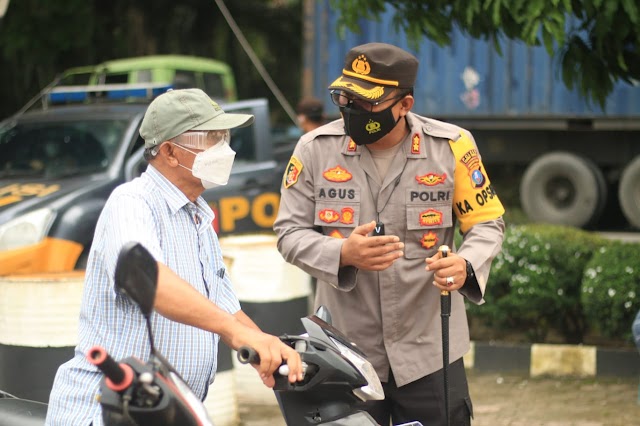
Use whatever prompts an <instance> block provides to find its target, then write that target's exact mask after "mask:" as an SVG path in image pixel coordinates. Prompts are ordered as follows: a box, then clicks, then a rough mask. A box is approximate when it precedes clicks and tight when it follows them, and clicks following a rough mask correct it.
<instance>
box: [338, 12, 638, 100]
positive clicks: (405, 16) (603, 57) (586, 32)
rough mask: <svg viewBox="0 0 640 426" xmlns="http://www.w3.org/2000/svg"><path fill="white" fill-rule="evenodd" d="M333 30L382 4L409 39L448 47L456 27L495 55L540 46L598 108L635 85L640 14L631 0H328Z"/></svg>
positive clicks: (369, 16)
mask: <svg viewBox="0 0 640 426" xmlns="http://www.w3.org/2000/svg"><path fill="white" fill-rule="evenodd" d="M331 5H332V7H334V8H335V9H336V10H338V11H339V12H340V14H341V17H340V20H339V21H338V26H339V27H340V28H342V29H345V28H349V29H350V30H351V31H354V32H357V31H358V25H357V24H358V20H359V19H362V18H365V19H378V18H379V17H380V15H381V14H382V13H383V12H384V11H385V10H386V8H387V7H388V6H392V7H394V8H395V13H394V18H393V22H394V25H395V26H396V29H399V30H400V29H401V30H404V31H405V32H406V34H407V36H408V38H409V41H410V42H413V43H414V44H415V46H416V48H418V42H419V40H420V39H421V38H422V37H423V36H426V37H427V38H429V39H430V40H433V41H434V42H436V43H438V44H439V45H440V46H445V45H449V44H450V43H451V34H452V30H453V28H454V26H455V27H459V28H460V29H461V30H462V31H463V32H465V33H466V34H468V35H470V36H471V37H474V38H478V39H485V40H492V41H493V42H494V46H495V49H496V50H497V51H498V52H499V53H501V48H500V41H501V40H504V38H508V39H513V40H522V41H524V42H525V43H527V44H528V45H540V44H544V46H545V48H546V50H547V52H548V53H549V55H550V56H553V57H556V58H557V59H559V63H560V65H561V68H562V77H563V81H564V83H565V85H566V86H567V87H568V88H569V89H572V88H574V87H577V88H578V90H579V91H580V93H581V94H582V95H583V96H584V97H585V98H586V99H587V100H592V101H596V102H598V103H599V104H600V106H601V107H604V104H605V100H606V98H607V95H608V94H609V93H611V91H612V90H613V86H614V84H615V83H616V82H617V81H619V80H622V81H625V82H627V83H629V84H633V83H634V82H636V83H637V81H638V80H640V12H639V6H638V2H637V0H349V1H343V0H331Z"/></svg>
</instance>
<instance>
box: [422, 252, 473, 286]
mask: <svg viewBox="0 0 640 426" xmlns="http://www.w3.org/2000/svg"><path fill="white" fill-rule="evenodd" d="M425 261H426V262H427V266H426V267H425V268H424V269H425V270H427V271H432V272H433V278H434V281H433V285H434V286H436V287H438V288H439V289H440V290H447V291H454V290H459V289H460V288H461V287H462V286H463V285H464V282H465V281H466V280H467V262H466V261H465V260H464V258H462V257H460V256H458V255H457V254H455V253H453V252H450V253H449V254H448V256H447V257H444V258H443V257H442V253H440V252H439V251H438V252H437V253H436V254H434V255H433V256H431V257H427V258H426V259H425ZM448 277H449V278H450V279H449V281H450V282H449V283H447V278H448Z"/></svg>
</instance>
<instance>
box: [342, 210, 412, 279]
mask: <svg viewBox="0 0 640 426" xmlns="http://www.w3.org/2000/svg"><path fill="white" fill-rule="evenodd" d="M375 226H376V222H375V221H371V222H369V223H365V224H364V225H360V226H358V227H356V229H354V230H353V232H352V233H351V235H349V238H347V239H346V240H345V242H344V243H343V244H342V249H341V250H340V266H355V267H356V268H358V269H362V270H366V271H383V270H385V269H387V268H388V267H389V266H391V264H393V262H395V261H396V260H398V259H399V258H401V257H402V255H403V252H402V249H403V248H404V243H401V242H400V238H398V237H397V236H395V235H382V236H379V237H370V236H369V234H370V233H371V232H373V230H374V228H375Z"/></svg>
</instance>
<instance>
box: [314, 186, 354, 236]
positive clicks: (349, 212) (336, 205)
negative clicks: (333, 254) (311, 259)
mask: <svg viewBox="0 0 640 426" xmlns="http://www.w3.org/2000/svg"><path fill="white" fill-rule="evenodd" d="M315 199H316V204H315V212H314V218H313V224H314V225H315V226H319V227H321V228H322V233H323V234H324V235H328V236H330V237H335V238H347V237H348V236H349V235H350V234H351V231H352V230H353V229H354V228H355V227H356V226H358V223H360V188H357V187H353V186H347V185H339V186H332V185H326V186H324V185H322V186H317V187H316V188H315Z"/></svg>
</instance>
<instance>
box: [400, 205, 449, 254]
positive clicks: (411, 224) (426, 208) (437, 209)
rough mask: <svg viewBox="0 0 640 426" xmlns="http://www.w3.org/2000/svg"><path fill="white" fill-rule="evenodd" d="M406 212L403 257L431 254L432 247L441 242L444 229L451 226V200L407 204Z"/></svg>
mask: <svg viewBox="0 0 640 426" xmlns="http://www.w3.org/2000/svg"><path fill="white" fill-rule="evenodd" d="M406 212H407V217H406V220H407V230H406V234H405V241H404V257H405V258H407V259H416V258H426V257H429V256H431V255H432V254H433V250H434V247H436V246H437V245H438V244H441V240H442V238H443V236H444V231H445V230H446V229H448V228H451V227H452V226H453V211H452V205H451V202H450V201H443V202H438V203H429V204H409V205H407V208H406Z"/></svg>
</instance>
